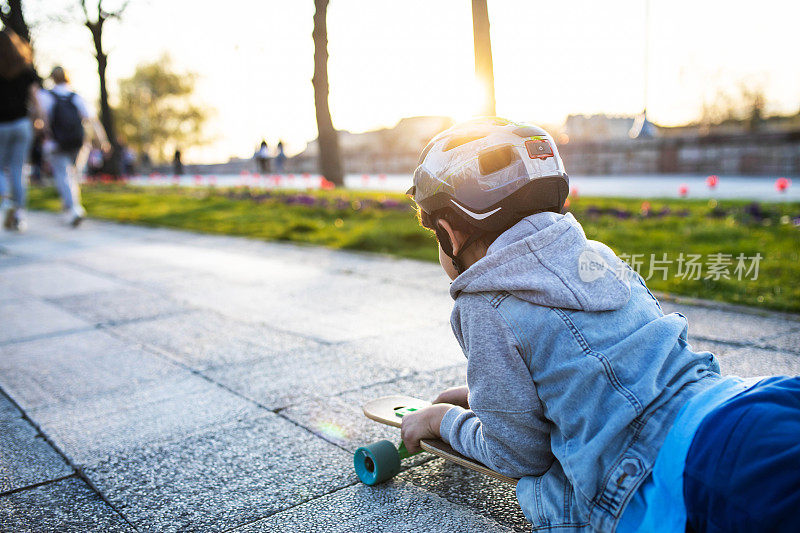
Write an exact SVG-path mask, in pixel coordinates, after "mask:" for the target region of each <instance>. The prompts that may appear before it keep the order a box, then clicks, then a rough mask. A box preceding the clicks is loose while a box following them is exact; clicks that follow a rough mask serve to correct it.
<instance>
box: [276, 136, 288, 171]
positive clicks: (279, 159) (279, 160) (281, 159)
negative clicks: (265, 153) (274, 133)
mask: <svg viewBox="0 0 800 533" xmlns="http://www.w3.org/2000/svg"><path fill="white" fill-rule="evenodd" d="M285 165H286V154H284V153H283V141H278V154H277V155H276V156H275V172H277V173H278V174H283V170H284V166H285Z"/></svg>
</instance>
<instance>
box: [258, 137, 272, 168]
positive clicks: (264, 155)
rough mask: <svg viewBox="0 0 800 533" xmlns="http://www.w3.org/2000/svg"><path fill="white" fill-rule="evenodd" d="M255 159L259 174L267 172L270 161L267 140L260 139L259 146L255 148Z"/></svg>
mask: <svg viewBox="0 0 800 533" xmlns="http://www.w3.org/2000/svg"><path fill="white" fill-rule="evenodd" d="M254 157H255V160H256V166H257V167H258V171H259V172H260V173H261V174H267V173H269V170H270V169H269V167H270V164H269V163H270V161H269V147H268V146H267V141H264V140H262V141H261V146H260V147H259V148H258V150H256V153H255V156H254Z"/></svg>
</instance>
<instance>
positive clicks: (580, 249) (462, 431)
mask: <svg viewBox="0 0 800 533" xmlns="http://www.w3.org/2000/svg"><path fill="white" fill-rule="evenodd" d="M587 250H589V252H588V253H587ZM582 254H583V257H582ZM593 254H596V256H595V255H593ZM586 258H588V259H586ZM583 259H585V260H583ZM592 259H594V260H595V261H601V260H602V261H604V262H605V263H606V265H611V266H613V267H614V268H606V269H604V270H603V272H602V275H601V276H600V277H599V278H597V279H593V278H594V276H597V275H599V274H593V273H592V272H586V273H584V274H583V276H582V275H581V271H580V268H581V267H582V266H583V267H584V268H588V266H590V265H589V263H590V262H591V261H590V260H592ZM621 268H624V266H623V264H622V263H621V261H620V260H619V259H618V258H617V257H616V255H615V254H614V252H613V251H611V249H610V248H608V246H606V245H604V244H602V243H600V242H597V241H588V240H587V239H586V235H585V234H584V232H583V228H582V227H581V225H580V224H579V223H578V221H577V220H575V217H573V216H572V214H569V213H568V214H566V215H560V214H557V213H550V212H547V213H537V214H535V215H531V216H528V217H526V218H524V219H522V220H521V221H520V222H518V223H517V224H516V225H514V226H513V227H511V228H510V229H508V230H507V231H505V232H504V233H503V234H502V235H500V237H498V238H497V239H496V240H495V241H494V243H492V245H491V246H490V247H489V250H488V252H487V254H486V256H485V257H483V258H482V259H480V260H479V261H478V262H476V263H474V264H473V265H472V266H470V267H469V268H468V269H467V270H466V271H465V272H464V273H463V274H461V275H460V276H458V277H457V278H456V279H455V281H453V283H452V285H451V286H450V295H451V296H452V297H453V299H454V300H456V304H455V306H454V307H453V313H452V316H451V320H450V321H451V325H452V327H453V332H454V333H455V336H456V338H457V339H458V342H459V344H460V345H461V348H462V350H463V351H464V354H465V355H466V356H467V358H468V365H467V383H468V385H469V390H470V394H469V405H470V409H469V410H465V409H461V408H458V407H456V408H453V409H450V410H449V411H448V412H447V414H446V415H445V417H444V419H443V420H442V423H441V426H440V432H441V434H442V438H443V439H444V440H445V441H447V442H449V443H450V444H451V446H453V448H455V449H456V450H458V451H459V452H461V453H462V454H464V455H467V456H468V457H472V458H474V459H477V460H478V461H480V462H482V463H484V464H486V465H487V466H489V467H491V468H493V469H494V470H497V471H499V472H501V473H503V474H506V475H509V476H512V477H523V476H525V475H535V474H540V473H542V472H543V471H544V470H546V469H547V468H548V467H549V465H550V463H551V462H552V459H553V458H552V455H551V453H550V441H549V427H548V425H549V423H548V422H547V420H546V419H545V417H544V413H543V407H542V405H541V402H540V400H539V398H538V396H537V393H536V389H535V385H534V382H533V380H532V379H531V375H530V371H529V370H528V368H527V367H526V365H525V362H524V360H523V358H522V357H521V356H520V354H519V353H518V352H517V351H516V350H515V349H513V347H514V346H515V345H516V344H518V342H516V339H515V338H514V333H513V332H512V330H511V329H510V328H509V326H508V324H506V323H505V322H504V320H503V319H502V318H501V317H500V315H499V314H498V313H497V312H496V311H495V310H494V309H492V301H491V300H488V301H487V300H486V299H485V298H481V297H476V295H477V294H479V293H492V292H497V291H504V292H508V293H510V294H512V295H513V296H516V297H517V298H520V299H522V300H525V301H528V302H531V303H533V304H537V305H540V306H547V307H560V308H566V309H577V310H583V311H606V310H613V309H619V308H621V307H623V306H624V305H625V304H626V303H627V302H628V299H629V298H630V284H629V282H628V280H627V279H626V277H625V276H622V275H617V273H618V271H619V269H621ZM582 278H583V279H582ZM584 279H586V280H590V281H584ZM468 295H471V296H472V297H469V296H468ZM470 324H472V327H470V326H469V325H470ZM467 330H468V331H467Z"/></svg>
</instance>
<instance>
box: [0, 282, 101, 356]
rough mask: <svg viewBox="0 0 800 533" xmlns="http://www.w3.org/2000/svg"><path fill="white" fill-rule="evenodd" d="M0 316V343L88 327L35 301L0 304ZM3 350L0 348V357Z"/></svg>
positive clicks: (11, 301) (61, 311)
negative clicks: (0, 324) (0, 318)
mask: <svg viewBox="0 0 800 533" xmlns="http://www.w3.org/2000/svg"><path fill="white" fill-rule="evenodd" d="M0 278H2V276H0ZM0 316H1V317H3V327H2V328H0V343H4V342H9V341H15V340H20V339H27V338H32V337H38V336H41V335H52V334H55V333H59V332H63V331H70V330H75V329H83V328H88V327H91V324H89V323H88V322H86V321H84V320H81V319H80V318H78V317H76V316H75V315H73V314H71V313H67V312H66V311H63V310H61V309H59V308H58V307H57V306H55V305H52V304H49V303H46V302H42V301H40V300H36V299H16V300H0ZM4 349H5V347H3V346H0V354H2V353H3V350H4ZM1 359H2V357H0V360H1Z"/></svg>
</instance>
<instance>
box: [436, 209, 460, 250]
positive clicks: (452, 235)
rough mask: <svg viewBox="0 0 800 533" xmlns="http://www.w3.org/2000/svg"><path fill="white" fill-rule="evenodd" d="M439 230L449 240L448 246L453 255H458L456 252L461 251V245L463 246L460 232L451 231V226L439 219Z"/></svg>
mask: <svg viewBox="0 0 800 533" xmlns="http://www.w3.org/2000/svg"><path fill="white" fill-rule="evenodd" d="M438 224H439V228H441V230H442V231H444V233H445V234H446V235H447V237H448V238H449V239H450V244H451V247H452V251H453V255H458V252H459V251H461V245H463V244H464V234H463V233H461V232H460V231H458V230H456V229H453V226H451V225H450V223H449V222H447V221H446V220H444V219H441V218H440V219H439V221H438Z"/></svg>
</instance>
